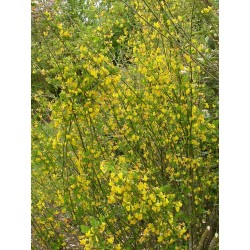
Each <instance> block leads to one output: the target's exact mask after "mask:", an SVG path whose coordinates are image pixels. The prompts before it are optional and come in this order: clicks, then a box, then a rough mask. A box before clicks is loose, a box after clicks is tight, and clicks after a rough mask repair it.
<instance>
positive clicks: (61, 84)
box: [32, 0, 219, 250]
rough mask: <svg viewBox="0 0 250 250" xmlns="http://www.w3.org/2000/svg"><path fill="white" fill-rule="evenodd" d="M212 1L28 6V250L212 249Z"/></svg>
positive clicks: (111, 0)
mask: <svg viewBox="0 0 250 250" xmlns="http://www.w3.org/2000/svg"><path fill="white" fill-rule="evenodd" d="M218 39H219V36H218V3H217V1H205V0H204V1H202V0H185V1H184V0H178V1H177V0H163V1H160V0H151V1H148V0H140V1H139V0H127V1H125V0H103V1H94V0H93V1H91V0H89V1H84V0H68V1H62V0H55V1H41V2H40V1H34V2H32V247H33V249H117V250H118V249H170V250H172V249H175V250H178V249H179V250H182V249H189V250H191V249H215V248H218Z"/></svg>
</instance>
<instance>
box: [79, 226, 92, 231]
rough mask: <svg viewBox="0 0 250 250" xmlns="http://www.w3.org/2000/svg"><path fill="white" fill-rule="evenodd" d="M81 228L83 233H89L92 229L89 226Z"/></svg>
mask: <svg viewBox="0 0 250 250" xmlns="http://www.w3.org/2000/svg"><path fill="white" fill-rule="evenodd" d="M80 228H81V232H82V233H87V232H88V231H89V229H90V228H89V227H88V226H85V225H81V226H80Z"/></svg>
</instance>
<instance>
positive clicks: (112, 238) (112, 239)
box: [107, 236, 115, 244]
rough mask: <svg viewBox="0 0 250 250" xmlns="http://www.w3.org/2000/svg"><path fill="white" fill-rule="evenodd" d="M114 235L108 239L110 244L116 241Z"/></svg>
mask: <svg viewBox="0 0 250 250" xmlns="http://www.w3.org/2000/svg"><path fill="white" fill-rule="evenodd" d="M114 240H115V239H114V236H111V237H109V238H108V239H107V242H108V243H109V244H113V243H114Z"/></svg>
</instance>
